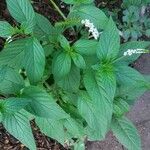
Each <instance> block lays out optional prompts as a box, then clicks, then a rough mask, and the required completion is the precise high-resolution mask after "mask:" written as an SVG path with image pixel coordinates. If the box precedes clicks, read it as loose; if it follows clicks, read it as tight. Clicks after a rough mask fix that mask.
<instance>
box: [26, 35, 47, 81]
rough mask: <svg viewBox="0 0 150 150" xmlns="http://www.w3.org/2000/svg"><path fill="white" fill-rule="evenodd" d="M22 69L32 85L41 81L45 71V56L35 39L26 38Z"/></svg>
mask: <svg viewBox="0 0 150 150" xmlns="http://www.w3.org/2000/svg"><path fill="white" fill-rule="evenodd" d="M24 67H25V70H26V72H27V76H28V78H29V80H30V82H31V83H32V84H35V83H37V82H38V81H40V80H41V78H42V76H43V73H44V69H45V54H44V50H43V48H42V46H41V45H40V43H39V42H38V40H37V39H35V38H28V41H27V42H26V50H25V56H24Z"/></svg>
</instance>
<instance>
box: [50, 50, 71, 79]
mask: <svg viewBox="0 0 150 150" xmlns="http://www.w3.org/2000/svg"><path fill="white" fill-rule="evenodd" d="M52 67H53V68H52V69H53V74H54V76H55V77H56V78H57V77H58V78H61V77H64V76H66V75H67V74H68V73H69V72H70V69H71V57H70V55H69V54H68V53H66V52H61V53H59V54H58V55H57V56H56V58H54V59H53V66H52Z"/></svg>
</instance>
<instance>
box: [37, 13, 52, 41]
mask: <svg viewBox="0 0 150 150" xmlns="http://www.w3.org/2000/svg"><path fill="white" fill-rule="evenodd" d="M35 20H36V25H35V28H34V35H35V36H36V37H37V38H38V39H45V38H48V36H54V35H53V34H54V33H53V30H54V27H53V26H52V25H51V23H50V22H49V20H48V19H47V18H45V17H44V16H42V15H40V14H37V13H36V16H35Z"/></svg>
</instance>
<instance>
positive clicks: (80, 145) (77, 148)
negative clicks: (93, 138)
mask: <svg viewBox="0 0 150 150" xmlns="http://www.w3.org/2000/svg"><path fill="white" fill-rule="evenodd" d="M74 150H85V144H84V142H83V141H79V142H76V143H75V145H74Z"/></svg>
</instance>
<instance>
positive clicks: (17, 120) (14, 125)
mask: <svg viewBox="0 0 150 150" xmlns="http://www.w3.org/2000/svg"><path fill="white" fill-rule="evenodd" d="M2 123H3V125H4V127H5V128H6V130H7V131H8V132H9V133H10V134H12V135H13V136H14V137H15V138H17V139H18V140H20V141H21V142H22V143H23V144H24V145H25V146H27V147H28V148H29V149H31V150H36V145H35V142H34V138H33V135H32V130H31V127H30V123H29V120H28V118H27V117H26V116H25V115H24V114H22V113H20V112H18V113H15V114H14V115H4V116H3V121H2Z"/></svg>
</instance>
